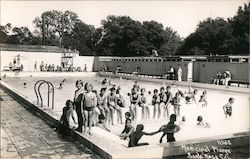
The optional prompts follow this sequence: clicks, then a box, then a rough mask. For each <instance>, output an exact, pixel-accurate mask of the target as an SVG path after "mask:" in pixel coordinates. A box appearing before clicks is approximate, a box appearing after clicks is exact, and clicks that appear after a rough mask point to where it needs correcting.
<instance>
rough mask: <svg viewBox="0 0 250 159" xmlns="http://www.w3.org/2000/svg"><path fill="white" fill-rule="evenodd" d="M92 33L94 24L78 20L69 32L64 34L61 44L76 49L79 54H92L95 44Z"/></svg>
mask: <svg viewBox="0 0 250 159" xmlns="http://www.w3.org/2000/svg"><path fill="white" fill-rule="evenodd" d="M94 35H95V28H94V26H91V25H87V24H85V23H83V22H78V23H76V24H75V26H74V28H73V30H72V32H71V33H66V34H65V37H64V43H63V44H64V45H65V47H66V48H71V49H76V50H78V51H79V52H80V55H93V54H94V45H95V39H94Z"/></svg>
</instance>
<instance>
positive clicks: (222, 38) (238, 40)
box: [178, 4, 250, 55]
mask: <svg viewBox="0 0 250 159" xmlns="http://www.w3.org/2000/svg"><path fill="white" fill-rule="evenodd" d="M249 15H250V5H249V4H245V5H244V8H242V7H239V9H238V12H237V14H236V15H235V16H234V17H233V18H231V19H228V20H224V19H222V18H216V19H211V18H207V19H206V20H204V21H202V22H200V23H199V25H198V27H197V29H196V31H195V32H194V33H191V34H190V35H189V36H188V37H187V38H186V39H185V40H184V44H183V46H182V47H181V48H180V50H179V52H178V53H179V54H198V55H200V54H206V55H209V54H221V55H222V54H223V55H227V54H249Z"/></svg>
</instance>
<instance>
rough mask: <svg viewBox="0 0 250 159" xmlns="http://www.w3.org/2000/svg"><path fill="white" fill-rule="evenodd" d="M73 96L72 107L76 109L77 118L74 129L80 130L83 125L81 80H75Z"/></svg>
mask: <svg viewBox="0 0 250 159" xmlns="http://www.w3.org/2000/svg"><path fill="white" fill-rule="evenodd" d="M76 88H77V90H76V91H75V96H74V108H75V110H76V114H77V119H78V128H76V131H79V132H82V126H83V114H82V113H83V101H84V89H83V82H82V81H81V80H77V81H76Z"/></svg>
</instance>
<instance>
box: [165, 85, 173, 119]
mask: <svg viewBox="0 0 250 159" xmlns="http://www.w3.org/2000/svg"><path fill="white" fill-rule="evenodd" d="M165 94H166V103H165V107H164V112H163V117H164V118H165V117H166V114H167V118H169V108H170V106H171V105H170V104H171V100H172V98H173V94H172V92H171V87H170V86H167V88H166V92H165Z"/></svg>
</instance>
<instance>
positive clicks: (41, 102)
mask: <svg viewBox="0 0 250 159" xmlns="http://www.w3.org/2000/svg"><path fill="white" fill-rule="evenodd" d="M44 83H46V84H47V85H48V89H49V84H48V83H47V81H43V82H42V83H40V84H39V85H38V89H37V90H38V94H39V97H40V99H41V107H43V98H42V95H41V92H40V87H41V85H42V84H44ZM48 93H49V92H48Z"/></svg>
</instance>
